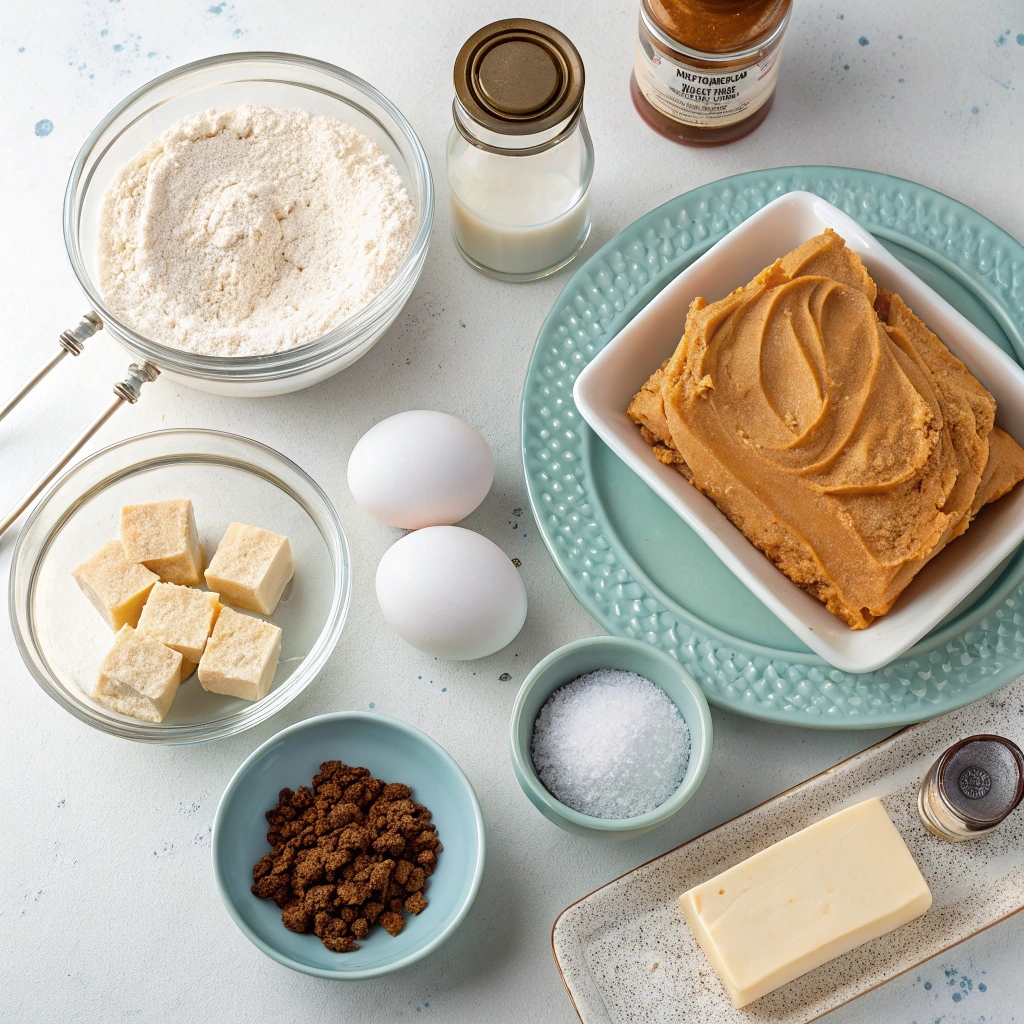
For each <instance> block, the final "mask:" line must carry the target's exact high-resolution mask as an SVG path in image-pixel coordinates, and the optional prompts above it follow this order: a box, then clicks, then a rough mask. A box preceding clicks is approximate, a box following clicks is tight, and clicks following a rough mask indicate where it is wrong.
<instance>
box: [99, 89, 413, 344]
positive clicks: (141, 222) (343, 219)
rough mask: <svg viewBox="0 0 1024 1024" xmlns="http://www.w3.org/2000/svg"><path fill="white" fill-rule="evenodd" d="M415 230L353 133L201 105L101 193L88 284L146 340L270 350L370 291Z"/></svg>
mask: <svg viewBox="0 0 1024 1024" xmlns="http://www.w3.org/2000/svg"><path fill="white" fill-rule="evenodd" d="M415 231H416V212H415V210H414V208H413V205H412V202H411V201H410V199H409V195H408V193H407V192H406V189H405V185H404V184H403V182H402V179H401V176H400V175H399V174H398V171H397V170H396V169H395V166H394V164H393V163H392V162H391V160H390V159H389V158H388V156H387V154H385V153H384V151H383V150H382V149H381V148H380V147H379V146H378V145H377V144H376V143H375V142H373V141H372V140H371V139H369V138H368V137H367V136H366V135H364V134H363V133H362V132H360V131H357V130H356V129H355V128H353V127H351V126H350V125H347V124H344V123H343V122H341V121H335V120H332V119H330V118H326V117H318V116H313V115H311V114H307V113H305V112H304V111H300V110H274V109H271V108H270V107H255V106H241V107H236V108H234V109H232V110H224V111H217V110H209V111H207V112H206V113H204V114H196V115H193V116H191V117H187V118H185V119H184V120H182V121H179V122H178V123H177V124H176V125H174V126H172V127H171V128H168V129H167V131H165V132H164V133H163V134H162V135H161V136H160V137H159V138H158V139H157V140H156V141H155V142H153V143H152V144H151V145H150V146H148V147H147V148H146V149H145V150H143V151H142V152H141V153H140V154H139V155H138V156H137V157H136V158H135V159H134V160H132V161H131V162H130V163H128V164H127V165H126V166H125V167H124V168H123V169H122V170H121V172H120V173H119V174H118V176H117V178H115V180H114V181H113V183H112V184H111V186H110V188H109V189H108V190H107V193H106V195H105V196H104V198H103V208H102V211H101V214H100V224H99V237H98V242H97V250H98V253H97V254H98V259H99V285H100V290H101V292H102V293H103V297H104V299H105V300H106V302H107V303H108V305H109V306H110V308H111V310H113V312H114V313H115V314H116V315H117V316H118V317H120V318H121V319H123V320H124V322H125V323H127V324H128V325H129V326H130V327H132V328H133V329H134V330H135V331H137V332H138V333H139V334H141V335H143V336H144V337H146V338H149V339H150V340H152V341H157V342H161V343H162V344H165V345H170V346H173V347H175V348H182V349H188V350H189V351H191V352H199V353H203V354H206V355H217V356H249V355H259V354H263V353H268V352H278V351H281V350H282V349H288V348H293V347H294V346H296V345H303V344H305V343H306V342H310V341H313V340H315V339H316V338H319V337H320V336H321V335H322V334H324V333H326V332H327V331H329V330H330V329H331V328H333V327H336V326H337V325H338V324H339V323H340V322H341V321H342V320H344V319H345V317H347V316H348V315H349V314H351V313H352V312H354V311H355V310H357V309H359V307H360V306H363V305H365V304H366V303H367V302H369V301H370V299H372V298H373V297H374V296H375V295H377V293H378V292H380V291H381V290H382V289H383V288H384V287H385V285H387V283H388V282H389V281H390V280H391V278H392V277H393V276H394V274H395V272H396V271H397V270H398V267H399V266H400V264H401V262H402V260H403V258H404V257H405V255H406V253H407V252H408V251H409V247H410V245H411V244H412V239H413V235H414V234H415Z"/></svg>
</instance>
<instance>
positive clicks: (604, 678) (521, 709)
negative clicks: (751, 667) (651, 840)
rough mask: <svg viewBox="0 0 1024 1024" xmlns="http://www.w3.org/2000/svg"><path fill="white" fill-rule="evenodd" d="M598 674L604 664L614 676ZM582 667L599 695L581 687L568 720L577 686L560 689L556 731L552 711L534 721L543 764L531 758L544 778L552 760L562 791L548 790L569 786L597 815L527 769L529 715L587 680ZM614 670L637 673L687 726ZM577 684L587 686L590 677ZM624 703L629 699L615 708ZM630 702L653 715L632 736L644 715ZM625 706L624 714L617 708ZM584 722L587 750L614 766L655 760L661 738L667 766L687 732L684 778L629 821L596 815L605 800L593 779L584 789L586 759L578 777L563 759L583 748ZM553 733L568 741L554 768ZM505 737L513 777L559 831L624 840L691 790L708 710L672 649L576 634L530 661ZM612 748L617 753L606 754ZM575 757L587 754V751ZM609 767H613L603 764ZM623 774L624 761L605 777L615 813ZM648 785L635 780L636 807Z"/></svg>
mask: <svg viewBox="0 0 1024 1024" xmlns="http://www.w3.org/2000/svg"><path fill="white" fill-rule="evenodd" d="M604 670H611V672H612V673H614V675H612V674H610V673H609V672H607V671H604ZM590 673H598V675H596V676H593V677H591V680H592V681H593V687H594V688H597V689H599V690H600V691H601V692H599V693H598V692H590V693H588V694H587V700H586V702H585V703H579V704H577V707H578V709H579V715H578V716H577V717H576V718H575V719H571V720H569V722H568V724H566V721H565V716H564V710H565V706H566V705H565V699H566V695H568V694H571V693H574V692H576V691H577V686H578V685H579V684H574V686H573V688H572V689H571V690H565V691H562V695H560V696H561V698H562V705H561V706H562V711H563V715H562V719H561V727H560V728H559V729H558V730H557V731H556V728H555V725H556V724H557V723H553V722H552V720H551V718H550V714H551V712H550V711H548V712H546V713H545V722H544V723H542V729H541V732H540V733H538V740H539V741H541V742H542V747H539V748H538V754H540V752H541V750H542V749H543V751H544V754H545V757H546V760H545V759H543V758H541V757H540V756H538V761H543V767H542V771H544V772H545V777H546V778H548V780H549V781H551V776H550V772H551V770H552V769H551V761H552V760H554V761H555V762H556V766H558V767H560V768H561V777H562V778H563V779H564V781H565V784H566V786H567V787H568V788H565V787H562V786H559V785H556V786H555V788H556V789H559V792H568V791H570V790H571V791H572V792H573V793H574V802H576V803H577V804H578V805H587V806H588V807H590V808H591V809H595V808H597V809H600V810H601V811H602V814H601V815H600V816H599V815H597V814H593V813H583V812H582V811H580V810H575V809H573V807H570V806H568V804H566V803H563V802H562V800H560V799H558V798H557V797H555V796H554V795H553V794H552V792H551V791H550V790H549V789H548V787H547V786H546V785H545V784H544V782H542V781H541V777H540V774H539V772H538V768H537V767H536V766H535V765H534V756H533V753H532V749H531V748H532V745H533V740H534V726H535V724H536V723H537V717H538V715H539V714H540V713H541V709H542V708H544V706H545V704H547V702H548V699H549V698H550V697H551V696H552V694H554V693H555V691H556V690H559V689H560V688H561V687H564V686H566V684H568V683H572V682H573V681H574V680H577V679H579V677H581V676H588V675H589V674H590ZM620 673H635V674H636V675H639V676H642V677H643V679H645V680H649V681H650V682H651V683H653V684H655V686H656V687H658V688H660V689H661V690H662V691H664V694H665V695H667V696H668V698H669V700H670V701H671V702H672V704H673V705H675V709H676V710H677V711H678V714H679V715H680V716H681V717H682V720H683V722H685V729H683V728H682V727H681V726H680V724H679V723H678V722H672V721H668V720H666V717H665V716H666V715H667V716H668V718H669V719H670V718H671V717H672V715H671V709H665V710H664V711H663V710H662V708H661V705H663V704H664V702H663V701H661V700H660V696H655V695H653V694H651V693H649V692H647V689H645V688H643V687H642V684H641V683H640V682H639V681H636V680H635V679H633V680H626V679H625V678H624V677H622V676H621V675H620ZM619 683H621V685H622V687H624V689H621V691H619V692H616V691H615V689H614V687H613V686H612V684H619ZM584 685H589V683H588V684H584ZM623 700H626V701H628V702H629V703H628V704H623V703H622V701H623ZM630 705H635V706H642V707H643V708H644V709H649V713H650V714H651V715H654V716H655V717H654V718H652V720H651V729H650V731H649V734H648V736H644V735H640V736H638V735H637V730H638V729H639V728H640V726H642V725H643V724H644V722H645V719H644V718H643V717H641V715H640V712H635V713H633V712H632V709H631V708H630ZM553 706H554V705H552V707H553ZM602 709H607V712H608V713H609V715H610V716H611V715H615V716H616V720H610V719H605V720H602V719H601V714H602ZM624 710H625V711H626V714H622V712H623V711H624ZM574 723H575V724H574ZM588 727H593V733H592V735H593V739H594V741H595V742H594V743H593V744H591V745H590V746H591V747H592V748H593V749H595V750H596V749H598V748H602V749H607V750H608V751H609V756H610V757H618V758H619V763H620V764H622V763H623V761H622V759H623V757H625V759H626V760H629V759H630V757H631V755H632V754H635V756H636V758H639V759H640V763H641V764H643V763H644V762H643V758H645V757H652V756H654V750H653V749H652V748H654V747H656V746H658V747H665V745H666V744H669V749H667V750H666V751H665V752H666V753H668V754H669V755H670V757H672V758H673V765H677V766H678V760H675V758H676V755H677V754H678V752H679V751H681V749H682V743H684V742H685V741H686V733H687V732H688V734H689V736H688V746H689V754H688V757H687V758H686V763H685V770H683V774H682V780H681V781H680V782H679V783H678V785H676V786H675V788H674V789H672V790H671V791H670V792H669V793H668V795H667V798H666V799H664V800H663V801H661V802H659V803H658V804H657V806H654V807H653V808H651V809H649V810H643V811H642V813H637V814H633V815H632V816H630V817H621V816H617V817H606V816H604V815H605V814H607V813H609V811H608V806H607V803H608V802H607V801H604V800H602V796H603V794H602V792H601V791H600V786H601V783H600V782H596V783H594V785H595V786H596V787H597V789H596V790H595V791H594V792H593V793H590V794H588V793H587V792H586V788H587V785H588V782H587V770H588V767H589V765H588V764H587V763H585V762H584V760H582V759H581V761H580V763H579V766H578V767H579V771H578V772H577V773H575V774H576V777H575V778H574V777H573V775H574V770H573V763H572V760H571V757H569V754H570V753H571V749H572V748H574V747H577V749H578V744H581V743H583V744H584V745H585V740H586V739H587V735H588V734H587V732H584V731H583V730H586V729H588ZM574 728H575V729H576V730H577V732H576V734H574V732H573V729H574ZM553 737H555V738H558V737H561V738H564V739H565V740H566V741H567V746H566V748H565V750H564V752H563V753H564V754H565V755H566V757H568V760H565V758H563V760H562V762H561V764H560V765H559V763H558V762H559V752H558V750H557V748H556V749H555V751H554V758H552V757H551V756H550V753H551V752H550V750H549V749H548V748H550V746H551V743H552V738H553ZM672 737H680V738H681V740H682V742H681V743H680V745H679V749H678V750H672V749H671V741H672ZM510 739H511V747H512V767H513V769H514V770H515V773H516V778H517V779H518V780H519V785H520V786H521V787H522V789H523V792H524V793H525V794H526V795H527V797H528V798H529V800H530V802H531V803H532V804H533V805H534V807H536V808H537V810H539V811H540V812H541V814H543V815H544V816H545V817H546V818H547V819H548V820H549V821H552V822H554V823H555V824H556V825H558V826H559V827H560V828H564V829H565V830H566V831H567V832H572V833H574V834H576V835H580V836H592V837H599V838H605V839H632V838H633V837H634V836H639V835H643V834H644V833H645V832H650V831H651V830H652V829H655V828H657V827H658V826H659V825H663V824H664V823H665V822H666V821H668V819H669V818H671V817H672V815H673V814H675V813H676V812H677V811H678V810H679V809H680V808H681V807H682V806H683V804H685V803H686V801H687V800H689V799H690V797H691V796H693V794H694V793H695V792H696V791H697V787H698V786H699V785H700V783H701V780H702V779H703V778H704V773H705V772H706V771H707V767H708V761H709V760H710V758H711V740H712V727H711V712H710V710H709V709H708V702H707V699H706V698H705V697H704V694H703V692H702V691H701V689H700V687H699V686H698V685H697V683H696V682H695V681H694V679H693V677H692V676H691V675H690V674H689V672H687V671H686V669H684V668H683V667H682V665H680V664H679V662H677V661H676V660H675V659H674V658H672V657H671V656H670V655H668V654H665V653H664V651H661V650H659V649H658V648H656V647H652V646H650V645H649V644H645V643H642V642H640V641H639V640H627V639H624V638H622V637H614V636H597V637H590V638H588V639H585V640H576V641H574V642H573V643H570V644H566V645H565V646H564V647H559V648H558V650H556V651H553V652H552V653H551V654H549V655H548V656H547V657H546V658H545V659H544V660H543V661H541V662H540V663H539V664H537V665H536V666H535V667H534V669H533V671H532V672H530V674H529V675H528V676H527V677H526V680H525V682H524V683H523V685H522V688H521V689H520V690H519V694H518V695H517V697H516V702H515V706H514V707H513V709H512V726H511V737H510ZM630 743H633V744H635V750H632V749H631V748H630V746H629V744H630ZM612 748H617V749H614V750H613V749H612ZM583 756H584V757H587V756H589V755H588V753H586V752H585V753H584V755H583ZM680 760H681V759H680ZM608 767H609V768H611V767H612V764H611V762H609V765H608ZM628 774H629V769H628V766H626V767H623V769H622V771H620V772H619V773H618V777H617V778H615V779H613V780H611V783H610V787H609V788H610V789H615V788H616V787H618V792H617V794H616V795H617V798H618V800H619V804H620V810H619V812H617V813H621V812H622V809H626V810H628V805H629V804H630V802H631V799H632V798H631V795H630V792H629V791H628V789H627V791H626V792H625V793H623V792H622V791H621V787H622V779H623V776H625V775H628ZM641 774H645V773H641ZM662 782H664V780H662ZM652 785H653V787H654V788H653V789H652V788H651V787H649V786H648V785H647V783H646V781H645V779H644V778H641V779H640V781H639V782H638V784H637V788H636V794H635V798H636V803H637V804H638V805H642V804H643V802H644V800H645V799H647V800H648V801H649V799H650V796H651V793H652V792H654V791H655V790H656V789H657V783H656V782H654V783H652ZM580 794H582V799H580ZM609 795H610V794H609ZM567 799H568V797H567Z"/></svg>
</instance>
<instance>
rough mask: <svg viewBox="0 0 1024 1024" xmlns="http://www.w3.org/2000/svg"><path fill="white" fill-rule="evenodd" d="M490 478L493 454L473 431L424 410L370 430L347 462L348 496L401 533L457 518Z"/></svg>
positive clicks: (475, 500)
mask: <svg viewBox="0 0 1024 1024" xmlns="http://www.w3.org/2000/svg"><path fill="white" fill-rule="evenodd" d="M493 480H494V456H493V455H492V454H491V449H490V448H489V447H488V445H487V442H486V441H485V440H484V439H483V437H482V435H481V434H480V431H478V430H477V429H476V428H475V427H471V426H470V425H469V424H468V423H466V422H465V421H464V420H460V419H459V418H458V417H457V416H449V415H448V414H447V413H444V412H431V411H430V410H427V409H413V410H410V411H409V412H400V413H398V415H397V416H390V417H388V419H386V420H382V421H381V422H380V423H378V424H377V425H376V426H373V427H371V428H370V429H369V430H368V431H367V432H366V433H365V434H363V436H362V437H361V438H360V439H359V441H358V442H357V443H356V446H355V448H353V449H352V455H351V456H350V457H349V460H348V487H349V490H350V491H351V492H352V497H353V498H355V499H356V501H357V502H358V503H359V504H360V505H361V506H362V508H363V509H364V510H365V511H367V512H369V514H370V515H371V516H373V518H374V519H379V520H380V521H381V522H382V523H387V524H388V525H389V526H400V527H401V528H402V529H404V530H418V529H420V528H421V527H424V526H445V525H450V524H451V523H457V522H458V521H459V520H460V519H465V518H466V516H468V515H469V513H470V512H472V511H473V509H475V508H476V507H477V505H479V504H480V502H481V501H483V500H484V498H485V497H486V496H487V492H488V491H489V490H490V488H491V482H492V481H493Z"/></svg>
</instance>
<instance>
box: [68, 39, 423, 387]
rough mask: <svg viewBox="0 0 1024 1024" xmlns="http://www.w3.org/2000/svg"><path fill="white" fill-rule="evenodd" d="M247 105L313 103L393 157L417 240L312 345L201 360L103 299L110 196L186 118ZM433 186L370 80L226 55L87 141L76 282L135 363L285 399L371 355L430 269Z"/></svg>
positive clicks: (78, 192)
mask: <svg viewBox="0 0 1024 1024" xmlns="http://www.w3.org/2000/svg"><path fill="white" fill-rule="evenodd" d="M242 103H252V104H260V105H263V106H268V107H278V108H281V109H287V110H305V111H308V112H309V113H311V114H321V115H323V116H325V117H333V118H336V119H337V120H339V121H345V122H347V123H348V124H350V125H352V126H353V127H355V128H358V129H359V130H360V131H361V132H364V133H365V134H366V135H368V136H369V137H370V138H371V139H373V140H374V141H375V142H376V143H377V144H378V145H379V146H380V147H381V148H382V149H383V150H384V152H385V153H387V154H388V156H389V157H390V158H391V160H392V161H393V162H394V165H395V167H396V168H397V169H398V172H399V173H400V174H401V176H402V178H403V180H404V181H405V185H406V188H407V189H408V192H409V197H410V199H411V200H412V202H413V205H414V206H415V208H416V215H417V218H418V226H417V231H416V237H415V238H414V240H413V243H412V247H411V248H410V250H409V252H408V254H407V255H406V257H405V260H404V261H403V263H402V265H401V267H400V268H399V269H398V272H397V273H396V274H395V276H394V277H393V278H392V279H391V281H390V282H389V283H388V285H387V287H385V288H384V290H383V291H382V292H380V294H378V295H377V296H376V297H375V298H374V299H372V300H371V301H370V302H368V303H367V304H366V305H365V306H363V307H362V308H361V309H358V310H356V312H354V313H353V314H352V315H351V316H349V317H347V318H346V319H345V320H343V321H342V322H341V323H340V324H339V325H338V326H337V327H335V328H334V329H333V330H332V331H329V332H328V333H327V334H325V335H324V336H323V337H321V338H319V339H318V340H316V341H313V342H310V343H309V344H307V345H301V346H298V347H296V348H293V349H289V350H287V351H284V352H275V353H272V354H270V355H265V356H244V357H242V356H239V357H235V356H204V355H197V354H195V353H192V352H185V351H183V350H181V349H176V348H170V347H169V346H167V345H160V344H158V343H156V342H154V341H150V340H149V339H148V338H145V337H143V336H142V335H140V334H137V333H136V332H135V331H133V330H132V329H131V327H129V326H128V325H127V324H125V323H123V322H122V321H121V320H119V319H118V318H117V317H116V316H115V315H114V314H113V313H112V312H111V311H110V310H109V309H108V308H107V306H106V304H105V303H104V301H103V297H102V295H101V294H100V291H99V288H98V287H97V285H96V278H97V273H96V234H97V227H98V222H99V212H100V207H101V205H102V201H103V194H104V192H105V191H106V190H107V188H108V186H109V185H110V183H111V181H112V180H113V179H114V177H115V175H116V174H117V173H118V171H120V169H121V168H122V167H123V166H124V165H125V164H126V163H127V162H128V161H129V160H131V159H132V158H133V157H134V156H135V155H136V154H137V153H139V152H140V151H141V150H143V149H144V148H145V147H146V146H148V145H149V144H150V143H151V142H152V141H153V140H154V139H156V138H157V136H159V135H160V134H161V133H162V132H163V131H165V130H166V129H167V128H169V127H170V126H171V125H173V124H175V123H176V122H177V121H180V120H181V119H182V118H183V117H187V116H188V115H189V114H195V113H200V112H202V111H204V110H208V109H210V108H211V107H217V108H220V109H225V108H229V107H234V106H238V105H240V104H242ZM433 218H434V186H433V183H432V181H431V177H430V168H429V166H428V165H427V157H426V154H425V153H424V152H423V146H422V145H421V144H420V140H419V139H418V138H417V137H416V133H415V132H414V131H413V130H412V126H411V125H410V124H409V122H408V121H407V120H406V119H405V117H403V115H402V114H401V112H400V111H399V110H398V108H397V107H396V106H395V105H394V104H393V103H392V102H391V101H390V100H388V99H387V98H386V97H385V96H383V95H382V94H381V93H379V92H378V91H377V90H376V89H374V88H373V86H372V85H369V84H368V83H366V82H364V81H363V80H362V79H361V78H357V77H356V76H355V75H352V74H349V72H347V71H343V70H342V69H341V68H337V67H334V66H333V65H331V64H325V63H324V62H323V61H318V60H311V59H310V58H309V57H300V56H296V55H294V54H287V53H229V54H224V55H221V56H217V57H208V58H207V59H205V60H200V61H196V62H195V63H194V64H187V65H185V66H184V67H181V68H178V69H177V70H175V71H170V72H168V73H167V74H166V75H161V76H160V77H159V78H156V79H154V80H153V81H152V82H149V83H148V84H147V85H144V86H143V87H142V88H141V89H139V90H137V91H136V92H133V93H132V94H131V96H129V97H127V99H125V100H122V102H121V103H119V104H118V105H117V106H116V107H115V108H114V109H113V110H112V111H111V112H110V113H109V114H108V115H107V116H106V117H105V118H104V119H103V120H102V121H101V122H100V124H99V126H98V127H97V128H96V130H95V131H94V132H93V133H92V135H90V136H89V138H88V139H87V140H86V143H85V145H84V146H83V147H82V150H81V152H80V153H79V154H78V159H77V160H75V165H74V167H73V168H72V171H71V178H70V180H69V181H68V188H67V193H66V194H65V197H64V241H65V244H66V245H67V250H68V257H69V258H70V260H71V266H72V269H73V270H74V272H75V275H76V277H77V278H78V282H79V284H80V285H81V286H82V289H83V290H84V291H85V293H86V295H88V296H89V301H90V302H91V303H92V306H93V308H94V309H95V310H96V312H97V313H99V315H100V317H101V318H102V320H103V325H104V327H105V328H106V329H107V330H108V331H109V332H110V333H111V334H112V335H113V336H114V337H115V338H116V339H117V340H118V341H119V342H120V343H121V344H122V345H123V346H124V347H125V348H126V349H128V351H129V352H130V353H131V354H132V356H133V357H134V358H135V359H137V360H140V361H142V360H145V361H148V362H150V363H152V364H154V365H155V366H157V367H159V368H160V370H161V371H162V372H163V373H165V374H166V375H167V376H169V377H171V378H172V379H174V380H176V381H179V382H180V383H182V384H185V385H187V386H188V387H192V388H197V389H199V390H201V391H212V392H216V393H217V394H223V395H242V396H260V395H278V394H284V393H285V392H288V391H297V390H299V389H300V388H304V387H308V386H309V385H311V384H315V383H317V382H318V381H321V380H324V379H325V378H327V377H330V376H331V375H332V374H335V373H337V372H338V371H339V370H342V369H344V368H345V367H346V366H348V365H350V364H351V363H354V362H355V361H356V360H357V359H359V358H360V357H362V356H363V355H365V354H366V352H367V351H369V349H370V348H371V347H372V346H373V345H374V343H375V342H376V341H377V340H378V339H379V338H380V336H381V335H382V334H383V333H384V332H385V331H386V330H387V329H388V327H390V326H391V323H392V322H393V321H394V319H395V317H397V316H398V314H399V312H400V311H401V309H402V307H403V306H404V305H405V302H406V300H407V299H408V298H409V295H410V294H411V292H412V290H413V287H414V286H415V284H416V281H417V280H418V278H419V276H420V272H421V271H422V269H423V262H424V260H425V259H426V255H427V243H428V241H429V238H430V226H431V223H432V222H433Z"/></svg>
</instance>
